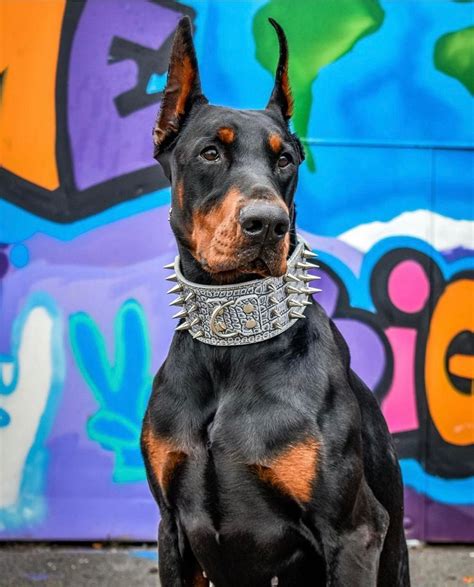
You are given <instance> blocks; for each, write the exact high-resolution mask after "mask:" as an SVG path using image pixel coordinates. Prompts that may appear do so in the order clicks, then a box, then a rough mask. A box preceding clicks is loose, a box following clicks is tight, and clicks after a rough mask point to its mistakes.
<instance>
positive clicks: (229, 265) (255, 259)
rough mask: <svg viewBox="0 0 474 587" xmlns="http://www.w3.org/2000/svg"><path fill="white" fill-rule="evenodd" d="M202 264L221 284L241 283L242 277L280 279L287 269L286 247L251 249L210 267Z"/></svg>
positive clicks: (221, 260) (204, 263)
mask: <svg viewBox="0 0 474 587" xmlns="http://www.w3.org/2000/svg"><path fill="white" fill-rule="evenodd" d="M280 249H282V250H280ZM203 261H204V260H203ZM202 264H203V268H204V269H205V270H206V271H207V272H208V273H210V274H211V275H212V276H213V278H214V279H215V280H216V281H218V282H219V283H223V284H226V283H232V282H235V281H242V278H243V277H245V279H255V278H259V277H260V278H265V277H280V276H282V275H284V274H285V272H286V269H287V247H278V250H277V249H275V247H274V246H267V247H251V248H246V249H243V250H241V251H238V252H237V253H236V254H235V255H234V256H232V257H229V258H226V259H220V262H219V263H216V264H213V265H211V264H208V263H206V261H204V262H203V263H202Z"/></svg>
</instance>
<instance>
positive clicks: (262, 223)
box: [240, 202, 290, 242]
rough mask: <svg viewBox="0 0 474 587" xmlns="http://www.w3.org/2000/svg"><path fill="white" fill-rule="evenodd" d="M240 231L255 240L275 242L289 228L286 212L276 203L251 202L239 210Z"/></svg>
mask: <svg viewBox="0 0 474 587" xmlns="http://www.w3.org/2000/svg"><path fill="white" fill-rule="evenodd" d="M240 225H241V227H242V232H243V233H244V234H245V235H246V236H247V237H249V238H251V239H253V240H255V241H262V242H263V241H268V242H276V241H279V240H280V239H282V238H283V237H284V236H285V234H286V233H287V232H288V229H289V228H290V219H289V218H288V214H287V213H286V212H285V210H283V208H281V207H280V206H277V205H276V204H271V203H269V202H253V203H251V204H247V206H245V208H242V210H241V212H240Z"/></svg>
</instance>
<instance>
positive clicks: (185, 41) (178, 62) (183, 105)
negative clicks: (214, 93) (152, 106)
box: [153, 16, 207, 162]
mask: <svg viewBox="0 0 474 587" xmlns="http://www.w3.org/2000/svg"><path fill="white" fill-rule="evenodd" d="M197 102H200V103H207V99H206V98H205V97H204V96H203V95H202V92H201V82H200V80H199V71H198V64H197V59H196V52H195V50H194V43H193V35H192V27H191V20H190V19H189V17H188V16H184V17H183V18H182V19H181V20H180V21H179V23H178V28H177V29H176V33H175V36H174V40H173V47H172V49H171V57H170V64H169V68H168V80H167V82H166V87H165V89H164V92H163V98H162V100H161V108H160V111H159V113H158V117H157V119H156V123H155V127H154V129H153V142H154V143H155V152H154V156H155V158H158V157H159V156H160V155H161V154H162V153H164V151H166V149H167V147H168V146H169V145H170V144H171V143H172V142H173V141H174V139H175V138H176V136H177V135H178V132H179V130H180V128H181V125H182V124H183V121H184V119H185V118H186V115H187V114H189V111H190V110H191V107H192V106H193V105H194V104H196V103H197ZM160 162H161V161H160Z"/></svg>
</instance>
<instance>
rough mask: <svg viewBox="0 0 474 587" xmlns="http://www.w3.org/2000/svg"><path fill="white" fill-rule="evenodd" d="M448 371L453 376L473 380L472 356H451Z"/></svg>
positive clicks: (473, 359)
mask: <svg viewBox="0 0 474 587" xmlns="http://www.w3.org/2000/svg"><path fill="white" fill-rule="evenodd" d="M449 370H450V372H451V373H452V374H453V375H457V376H458V377H464V378H465V379H473V380H474V357H473V356H472V355H453V356H452V357H451V358H450V359H449Z"/></svg>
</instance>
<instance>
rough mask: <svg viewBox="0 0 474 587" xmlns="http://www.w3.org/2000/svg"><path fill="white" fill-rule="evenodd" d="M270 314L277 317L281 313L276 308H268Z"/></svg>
mask: <svg viewBox="0 0 474 587" xmlns="http://www.w3.org/2000/svg"><path fill="white" fill-rule="evenodd" d="M270 316H271V317H272V318H279V317H280V316H281V313H280V312H279V311H278V310H277V308H272V309H271V310H270Z"/></svg>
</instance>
